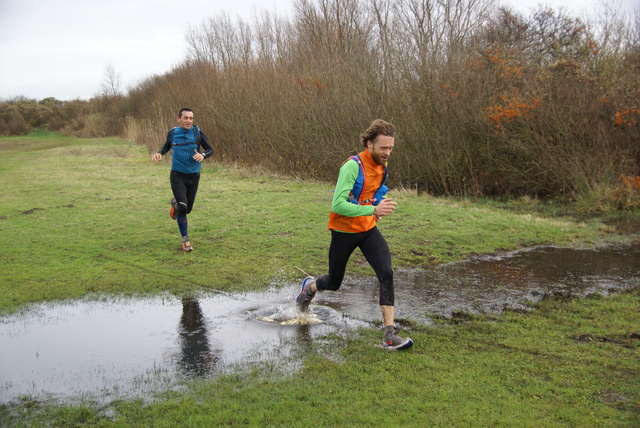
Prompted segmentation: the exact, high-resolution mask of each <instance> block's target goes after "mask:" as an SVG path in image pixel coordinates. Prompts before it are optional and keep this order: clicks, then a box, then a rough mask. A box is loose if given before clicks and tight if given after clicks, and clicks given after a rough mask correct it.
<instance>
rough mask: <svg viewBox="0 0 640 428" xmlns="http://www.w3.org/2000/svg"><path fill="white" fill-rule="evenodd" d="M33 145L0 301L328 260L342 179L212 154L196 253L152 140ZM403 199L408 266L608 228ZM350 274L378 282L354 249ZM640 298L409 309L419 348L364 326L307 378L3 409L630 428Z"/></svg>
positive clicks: (247, 376) (240, 276)
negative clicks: (444, 316)
mask: <svg viewBox="0 0 640 428" xmlns="http://www.w3.org/2000/svg"><path fill="white" fill-rule="evenodd" d="M47 138H49V137H47ZM51 138H53V137H51ZM55 138H59V137H55ZM20 141H22V142H23V143H24V144H22V145H21V146H20V149H21V150H20V151H15V150H13V149H11V148H10V147H9V146H10V145H12V144H14V142H13V141H10V142H9V141H8V140H4V139H0V145H2V147H3V150H4V152H3V157H2V160H1V161H0V174H1V177H2V180H3V184H4V186H3V190H2V193H0V232H1V233H2V234H3V236H5V237H7V238H6V241H5V245H3V246H1V247H0V258H1V260H2V264H3V267H5V268H4V269H3V270H2V272H0V310H1V311H3V312H13V311H16V310H17V309H19V308H23V307H25V305H27V304H28V303H29V302H39V301H43V300H44V301H46V300H58V299H68V298H71V299H74V298H80V297H84V296H87V295H92V294H97V295H105V296H110V295H119V294H125V295H127V294H129V295H131V294H141V295H148V294H152V295H153V294H158V293H162V292H169V293H173V294H177V295H182V294H188V293H190V292H193V291H201V290H203V289H206V290H218V291H234V292H235V291H243V290H261V289H265V288H266V287H268V285H269V284H270V283H272V282H273V281H274V280H290V279H293V278H297V277H299V276H300V273H299V271H297V270H295V269H294V268H293V266H300V267H302V268H304V269H305V270H306V271H308V272H310V273H313V274H318V273H324V271H325V270H326V266H325V265H326V252H327V247H328V243H329V235H328V232H327V231H326V221H327V215H328V210H329V205H330V199H331V188H332V186H333V184H331V183H318V182H305V181H302V180H294V179H288V178H285V177H281V176H277V175H271V174H261V175H259V177H260V178H259V179H258V180H257V179H256V174H255V173H253V172H248V171H245V170H243V169H239V168H235V167H232V166H224V165H217V164H215V163H207V165H205V168H204V171H203V178H202V181H201V187H200V191H199V197H198V200H197V202H196V207H195V209H194V212H193V214H192V215H191V216H190V228H192V229H191V230H192V232H191V236H192V242H193V244H194V246H195V248H196V250H195V251H194V252H193V253H190V254H184V253H182V252H180V251H179V237H178V232H177V227H176V225H175V222H172V221H170V220H169V218H168V215H167V212H168V208H169V205H168V201H169V199H170V190H169V184H168V176H169V163H168V162H164V163H162V164H160V165H153V164H151V163H150V162H149V159H148V154H147V153H146V151H145V150H144V149H143V148H141V147H137V146H132V145H130V144H128V143H126V142H122V141H121V140H112V139H104V140H73V139H71V141H67V140H63V141H56V142H52V141H46V139H45V141H43V142H40V140H34V139H30V140H29V139H27V140H20ZM3 144H4V145H3ZM65 144H67V145H81V146H82V145H85V146H87V147H83V148H82V149H78V150H76V149H74V150H70V149H67V148H66V147H61V146H64V145H65ZM54 146H55V147H60V148H55V147H54ZM35 152H38V153H37V155H34V156H30V155H29V154H33V153H35ZM391 196H392V197H394V198H395V199H396V200H397V201H398V202H399V208H398V211H397V213H396V214H397V215H396V214H394V215H393V216H390V217H389V218H385V219H384V221H383V222H382V223H381V224H380V228H381V229H383V233H384V234H385V236H386V237H387V238H388V240H389V244H390V247H391V249H392V251H393V255H394V262H395V263H396V265H397V266H407V267H424V266H429V265H432V264H435V263H443V262H446V261H452V260H460V259H462V258H464V257H465V256H466V255H468V254H472V253H477V254H486V253H494V252H499V251H503V250H510V249H515V248H519V247H521V246H523V245H534V244H535V245H541V244H556V245H567V244H574V245H576V244H585V245H591V244H594V243H597V242H599V240H600V239H602V236H601V233H602V227H601V224H598V222H597V221H596V220H592V221H589V222H587V223H585V222H581V221H580V220H578V219H575V218H573V217H571V216H570V215H567V216H566V217H562V218H558V217H549V216H541V215H539V214H538V213H535V212H532V213H530V214H523V213H516V212H511V211H509V210H505V209H502V208H498V207H496V206H495V204H494V203H492V202H487V201H478V202H472V201H468V200H463V199H453V198H451V199H449V198H432V197H429V196H426V195H420V196H418V195H412V194H410V193H408V192H401V191H395V194H394V192H392V193H391ZM34 208H38V209H34ZM30 210H32V212H30V213H29V214H23V212H25V211H30ZM607 233H609V232H607ZM609 236H610V235H607V237H609ZM621 239H622V238H621ZM349 271H350V272H352V273H353V274H354V275H357V274H366V275H372V273H371V272H370V268H368V266H366V265H364V264H360V263H358V262H357V257H354V260H353V261H352V263H351V265H350V266H349ZM639 301H640V295H639V292H638V290H637V289H636V290H632V291H629V292H622V293H618V294H613V295H611V296H607V297H598V298H589V299H575V298H563V299H545V300H543V301H541V302H540V303H538V304H536V305H535V306H534V309H535V310H533V311H530V312H527V313H520V312H515V311H506V312H504V313H503V315H502V316H500V317H486V316H482V315H475V314H474V315H473V316H466V315H465V314H462V316H461V317H459V319H457V320H456V322H441V323H436V325H435V326H425V325H420V324H417V323H412V322H411V321H410V320H407V321H406V322H404V321H403V320H399V321H400V322H399V324H400V325H401V327H402V328H403V331H402V333H403V334H409V335H410V336H411V337H412V338H413V340H414V341H415V345H414V347H413V348H411V349H410V350H408V351H407V352H398V353H389V352H382V351H381V350H380V349H379V348H377V347H376V346H375V344H377V343H378V342H379V341H380V338H381V333H380V331H379V329H377V328H361V329H358V330H357V331H354V332H353V333H350V334H348V335H346V336H343V335H338V334H333V335H327V336H326V337H324V338H323V340H322V342H321V343H318V344H315V345H314V346H312V347H311V348H310V349H309V350H308V351H307V352H306V353H304V354H302V355H300V356H299V360H300V365H301V370H300V371H298V372H295V373H289V374H286V375H282V374H281V373H280V372H279V371H278V370H277V367H272V368H271V369H268V368H265V367H260V366H256V367H246V368H244V369H239V370H238V371H237V373H232V374H228V375H224V376H221V377H219V378H216V379H211V380H203V381H194V382H192V383H189V385H188V386H187V387H186V389H185V390H184V391H172V392H167V393H166V394H160V395H159V396H158V397H157V399H156V400H154V401H152V402H144V401H142V400H117V401H114V402H112V403H110V404H108V405H106V406H100V405H96V404H95V403H92V402H90V401H88V402H86V403H80V404H64V403H58V402H47V401H35V400H31V399H29V397H23V398H21V399H19V400H18V401H17V402H15V403H12V404H2V405H0V425H2V426H7V427H27V426H123V427H124V426H158V427H162V426H225V425H227V426H247V425H248V426H276V425H281V426H293V427H295V426H347V427H348V426H354V427H356V426H358V427H360V426H374V425H375V426H378V425H383V424H389V425H397V426H424V425H428V426H434V427H438V426H442V427H444V426H447V427H448V426H536V427H546V426H549V427H551V426H634V425H637V424H638V423H640V420H639V417H638V415H639V414H640V413H639V412H640V409H639V407H638V403H640V391H639V389H640V388H639V386H638V381H637V379H639V378H640V364H639V363H638V361H639V358H638V357H639V355H638V347H637V346H636V345H635V344H636V339H635V336H633V335H634V334H636V333H637V326H638V325H640V318H639V316H640V315H639V314H640V304H639ZM580 337H584V338H593V340H579V338H580ZM600 338H608V339H610V340H600ZM625 340H628V341H629V342H628V343H629V344H630V345H632V346H625V345H624V341H625ZM327 349H330V350H331V352H326V350H327ZM333 355H337V357H335V356H333Z"/></svg>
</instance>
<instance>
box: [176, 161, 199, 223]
mask: <svg viewBox="0 0 640 428" xmlns="http://www.w3.org/2000/svg"><path fill="white" fill-rule="evenodd" d="M169 181H170V182H171V190H172V191H173V197H174V198H176V201H177V202H178V217H184V216H186V215H187V214H189V213H190V212H191V210H192V209H193V203H194V202H195V201H196V193H198V184H199V183H200V174H199V173H196V174H183V173H181V172H178V171H174V170H171V175H170V176H169ZM180 202H182V203H180Z"/></svg>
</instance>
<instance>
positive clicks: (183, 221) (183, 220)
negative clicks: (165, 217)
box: [176, 216, 189, 237]
mask: <svg viewBox="0 0 640 428" xmlns="http://www.w3.org/2000/svg"><path fill="white" fill-rule="evenodd" d="M176 220H177V221H178V228H179V229H180V235H182V236H183V237H185V236H187V235H188V233H187V231H188V229H189V224H188V223H187V216H184V217H176Z"/></svg>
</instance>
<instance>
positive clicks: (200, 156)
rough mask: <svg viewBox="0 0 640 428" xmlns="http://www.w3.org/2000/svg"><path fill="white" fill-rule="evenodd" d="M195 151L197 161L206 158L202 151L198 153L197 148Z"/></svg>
mask: <svg viewBox="0 0 640 428" xmlns="http://www.w3.org/2000/svg"><path fill="white" fill-rule="evenodd" d="M193 151H194V152H196V154H195V155H193V160H195V161H196V162H202V161H203V160H204V155H203V154H202V153H198V150H197V149H193Z"/></svg>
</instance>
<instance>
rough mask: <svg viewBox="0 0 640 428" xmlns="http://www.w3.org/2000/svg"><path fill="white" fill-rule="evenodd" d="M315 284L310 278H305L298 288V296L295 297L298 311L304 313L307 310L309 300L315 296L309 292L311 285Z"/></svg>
mask: <svg viewBox="0 0 640 428" xmlns="http://www.w3.org/2000/svg"><path fill="white" fill-rule="evenodd" d="M314 282H315V279H313V277H312V276H308V277H306V278H305V279H304V280H303V281H302V286H301V287H300V294H298V297H296V306H297V307H298V309H300V311H302V312H306V311H307V309H309V304H311V300H313V297H314V296H315V295H316V293H315V292H313V291H311V285H313V283H314Z"/></svg>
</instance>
